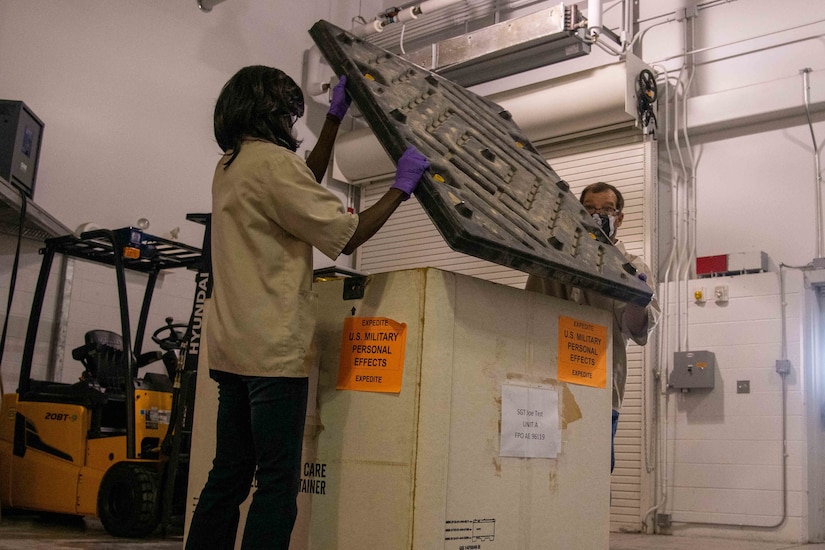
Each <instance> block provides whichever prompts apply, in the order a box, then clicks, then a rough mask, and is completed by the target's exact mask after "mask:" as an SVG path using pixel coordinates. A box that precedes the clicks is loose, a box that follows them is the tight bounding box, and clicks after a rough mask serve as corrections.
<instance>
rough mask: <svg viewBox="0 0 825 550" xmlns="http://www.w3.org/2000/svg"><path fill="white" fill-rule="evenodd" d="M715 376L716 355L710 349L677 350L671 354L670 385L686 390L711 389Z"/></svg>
mask: <svg viewBox="0 0 825 550" xmlns="http://www.w3.org/2000/svg"><path fill="white" fill-rule="evenodd" d="M715 377H716V355H715V354H714V353H713V352H712V351H677V352H675V353H674V354H673V371H671V373H670V387H671V388H675V389H677V390H682V391H688V390H694V389H712V388H713V386H714V381H715V380H714V379H715Z"/></svg>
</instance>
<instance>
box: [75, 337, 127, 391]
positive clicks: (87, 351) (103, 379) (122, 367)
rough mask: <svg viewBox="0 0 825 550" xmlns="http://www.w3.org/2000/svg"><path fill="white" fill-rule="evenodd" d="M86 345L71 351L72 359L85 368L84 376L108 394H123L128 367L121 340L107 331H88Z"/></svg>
mask: <svg viewBox="0 0 825 550" xmlns="http://www.w3.org/2000/svg"><path fill="white" fill-rule="evenodd" d="M85 340H86V344H85V345H82V346H80V347H78V348H75V349H73V350H72V358H74V359H75V360H77V361H80V362H81V363H82V364H83V366H84V367H85V368H86V376H87V377H88V378H89V379H90V380H91V381H93V382H96V383H97V384H98V385H99V386H100V387H101V388H106V389H107V390H109V391H110V392H116V393H119V392H123V391H125V389H126V377H127V376H128V372H129V365H128V362H127V361H126V360H124V357H123V338H122V337H121V336H120V334H117V333H115V332H111V331H108V330H90V331H89V332H87V333H86V336H85Z"/></svg>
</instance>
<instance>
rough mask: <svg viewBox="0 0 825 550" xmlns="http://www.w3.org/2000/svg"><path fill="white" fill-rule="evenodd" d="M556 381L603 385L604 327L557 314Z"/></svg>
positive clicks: (605, 380)
mask: <svg viewBox="0 0 825 550" xmlns="http://www.w3.org/2000/svg"><path fill="white" fill-rule="evenodd" d="M558 373H559V380H561V381H564V382H572V383H574V384H581V385H583V386H593V387H594V388H604V387H605V386H606V385H607V327H605V326H603V325H597V324H595V323H588V322H587V321H580V320H579V319H573V318H572V317H559V363H558Z"/></svg>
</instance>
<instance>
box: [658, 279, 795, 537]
mask: <svg viewBox="0 0 825 550" xmlns="http://www.w3.org/2000/svg"><path fill="white" fill-rule="evenodd" d="M785 279H786V281H785V289H784V290H785V303H786V308H785V327H784V330H783V320H782V317H783V311H782V299H781V298H782V288H781V286H780V276H779V273H777V272H773V273H760V274H752V275H737V276H732V277H717V278H712V279H697V280H693V281H691V282H690V284H689V285H687V291H688V295H689V296H691V297H692V296H693V295H694V291H696V290H700V289H702V290H704V295H705V296H706V297H707V301H706V302H704V303H700V302H697V301H693V300H692V299H691V301H690V302H689V303H688V305H687V318H688V322H687V323H686V325H685V326H686V330H687V333H686V336H685V333H684V332H680V333H679V334H680V335H682V336H681V337H680V338H677V337H676V333H675V332H674V333H671V334H670V338H669V340H668V346H669V348H668V353H669V354H670V353H672V352H674V351H688V350H690V351H697V350H707V351H710V352H713V353H714V354H715V356H716V360H717V365H716V376H715V387H714V388H713V389H712V390H704V389H693V390H690V391H687V392H681V391H680V390H678V389H673V388H671V389H669V390H667V391H665V392H663V393H662V397H661V402H662V404H663V408H662V411H663V414H662V419H661V421H662V424H661V425H660V427H659V428H660V430H661V431H662V433H666V434H667V441H666V443H663V444H662V447H661V449H660V451H661V452H660V455H659V458H660V462H659V463H658V464H657V468H658V470H657V473H656V475H657V476H658V477H659V478H660V479H659V481H660V483H661V485H662V487H663V490H662V492H661V493H660V494H659V495H658V498H657V499H656V504H658V505H660V506H661V508H660V510H659V512H661V513H666V514H670V516H671V520H672V522H673V526H672V528H671V529H670V531H671V532H672V533H673V534H674V535H687V534H690V535H694V536H701V535H713V536H720V537H730V538H738V539H747V540H774V541H793V542H806V541H807V540H808V523H809V518H808V508H807V499H808V472H807V462H808V456H807V438H806V434H805V432H806V418H805V408H806V401H805V398H804V390H805V386H806V384H809V383H810V382H806V378H807V377H808V376H810V373H809V372H808V373H806V372H805V371H806V370H808V369H809V367H808V366H806V364H805V363H803V361H802V339H801V334H802V330H803V328H802V327H803V317H804V315H803V313H804V308H805V306H804V302H803V299H802V296H803V287H802V275H801V272H799V271H794V270H786V274H785ZM717 286H721V287H725V288H726V289H727V290H728V297H729V299H728V300H727V301H722V302H717V301H716V300H715V299H714V290H715V288H716V287H717ZM674 294H675V291H674V290H671V292H670V295H671V297H673V296H674ZM672 304H673V302H672V300H671V305H672ZM783 335H784V337H785V338H786V340H785V347H783ZM685 344H686V345H685ZM785 350H787V351H785ZM784 358H787V359H789V360H790V362H791V365H792V368H791V372H790V374H789V375H787V377H786V384H787V388H786V391H787V393H786V399H787V404H786V426H787V441H786V445H783V431H782V417H783V407H782V377H781V376H780V375H779V374H777V372H776V361H777V360H778V359H784ZM672 369H673V365H672V364H668V366H667V368H666V369H665V373H664V377H665V378H664V380H663V383H662V389H664V388H665V383H666V382H667V381H668V380H671V378H670V377H671V376H672V374H671V373H672ZM739 381H747V382H748V383H749V392H747V393H740V392H738V391H737V382H739ZM660 441H662V440H660ZM786 451H787V454H788V456H787V466H786V472H785V473H786V475H787V505H788V506H787V517H785V516H784V513H785V509H784V508H783V500H784V498H785V495H783V460H782V456H783V452H786ZM780 523H781V526H777V525H778V524H780ZM770 526H773V528H766V527H770Z"/></svg>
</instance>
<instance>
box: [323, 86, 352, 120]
mask: <svg viewBox="0 0 825 550" xmlns="http://www.w3.org/2000/svg"><path fill="white" fill-rule="evenodd" d="M351 103H352V98H351V97H350V96H349V94H347V77H346V75H343V76H342V77H341V79H340V80H338V84H336V85H335V87H334V88H333V89H332V102H331V103H330V104H329V113H328V114H330V115H332V116H334V117H335V118H337V119H338V120H339V121H340V120H344V115H346V114H347V109H349V106H350V104H351Z"/></svg>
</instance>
